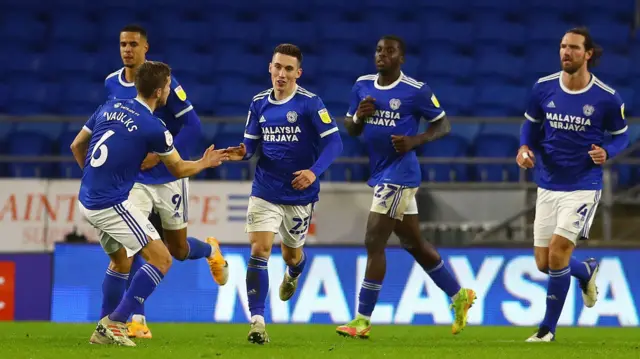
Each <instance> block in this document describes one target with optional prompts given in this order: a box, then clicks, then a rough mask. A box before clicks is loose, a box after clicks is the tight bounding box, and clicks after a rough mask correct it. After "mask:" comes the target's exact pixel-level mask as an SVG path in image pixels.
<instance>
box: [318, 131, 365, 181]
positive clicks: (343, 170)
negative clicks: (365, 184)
mask: <svg viewBox="0 0 640 359" xmlns="http://www.w3.org/2000/svg"><path fill="white" fill-rule="evenodd" d="M340 138H341V139H342V146H343V149H342V156H341V157H347V158H357V157H365V156H367V154H366V149H365V147H364V145H363V143H362V141H360V139H359V138H357V137H351V136H349V135H348V134H346V133H340ZM367 177H368V170H367V164H353V163H333V164H332V165H331V166H330V167H329V169H328V170H327V171H326V172H325V173H324V175H323V176H322V179H323V180H326V181H332V182H344V181H346V182H361V181H365V180H366V179H367Z"/></svg>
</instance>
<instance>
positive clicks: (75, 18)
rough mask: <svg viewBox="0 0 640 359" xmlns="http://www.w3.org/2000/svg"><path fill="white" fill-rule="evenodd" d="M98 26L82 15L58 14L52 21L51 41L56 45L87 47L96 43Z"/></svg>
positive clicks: (72, 13)
mask: <svg viewBox="0 0 640 359" xmlns="http://www.w3.org/2000/svg"><path fill="white" fill-rule="evenodd" d="M96 37H97V26H96V24H95V23H94V22H92V21H90V20H89V19H88V18H87V17H86V16H84V14H82V13H74V12H67V11H65V12H58V13H55V14H53V17H52V21H51V39H52V40H53V41H54V42H56V43H72V44H78V45H87V44H90V43H92V42H94V41H95V39H96Z"/></svg>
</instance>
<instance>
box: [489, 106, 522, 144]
mask: <svg viewBox="0 0 640 359" xmlns="http://www.w3.org/2000/svg"><path fill="white" fill-rule="evenodd" d="M522 112H523V113H524V110H523V111H522ZM524 121H525V119H524V116H523V117H520V118H519V119H518V120H516V121H514V122H513V123H504V122H501V123H483V124H482V125H481V126H480V132H479V134H478V135H479V136H480V135H482V136H483V135H507V136H510V137H515V138H520V128H521V127H522V123H523V122H524Z"/></svg>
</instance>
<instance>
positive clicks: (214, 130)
mask: <svg viewBox="0 0 640 359" xmlns="http://www.w3.org/2000/svg"><path fill="white" fill-rule="evenodd" d="M222 126H223V124H221V123H217V122H215V123H214V122H203V123H202V135H203V136H204V137H205V138H214V137H215V136H216V135H217V134H218V132H220V128H221V127H222ZM238 143H239V142H238Z"/></svg>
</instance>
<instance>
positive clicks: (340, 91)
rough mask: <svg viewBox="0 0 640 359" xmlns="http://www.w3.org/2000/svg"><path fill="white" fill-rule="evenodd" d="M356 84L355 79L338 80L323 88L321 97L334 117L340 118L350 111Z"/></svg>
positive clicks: (328, 83)
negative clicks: (352, 92) (352, 90)
mask: <svg viewBox="0 0 640 359" xmlns="http://www.w3.org/2000/svg"><path fill="white" fill-rule="evenodd" d="M355 82H356V81H355V79H354V80H353V81H344V80H340V81H337V80H336V81H329V82H327V83H324V85H323V86H321V90H320V91H319V96H320V97H321V98H322V101H323V102H324V104H325V106H326V107H327V109H328V110H329V113H331V115H332V116H333V117H335V118H340V117H341V116H344V115H345V114H346V113H347V111H348V110H349V99H350V98H351V88H352V87H353V84H355Z"/></svg>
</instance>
